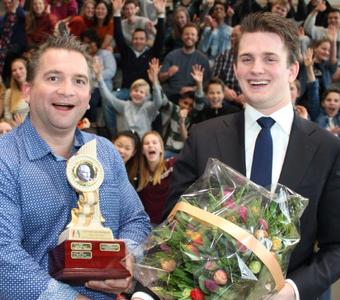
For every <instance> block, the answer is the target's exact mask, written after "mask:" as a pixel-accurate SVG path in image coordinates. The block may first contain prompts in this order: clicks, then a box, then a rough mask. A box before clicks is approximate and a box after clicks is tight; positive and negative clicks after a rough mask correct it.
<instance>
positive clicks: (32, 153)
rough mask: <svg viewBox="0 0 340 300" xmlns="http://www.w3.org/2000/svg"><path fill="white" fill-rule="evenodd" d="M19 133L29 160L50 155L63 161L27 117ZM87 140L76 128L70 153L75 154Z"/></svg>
mask: <svg viewBox="0 0 340 300" xmlns="http://www.w3.org/2000/svg"><path fill="white" fill-rule="evenodd" d="M21 133H22V135H23V140H24V147H25V150H26V153H27V155H28V158H29V159H30V160H37V159H40V158H42V157H44V156H46V155H48V154H52V155H53V156H54V157H55V159H56V160H65V158H62V157H60V156H57V155H56V154H54V153H53V151H52V149H51V148H50V146H49V145H48V144H47V143H46V142H45V141H44V140H43V139H42V138H41V136H40V135H39V133H38V131H37V130H36V129H35V128H34V126H33V124H32V121H31V119H30V118H29V117H27V118H26V119H25V121H24V122H23V124H22V125H21ZM89 140H90V138H89V137H88V136H87V135H84V133H83V132H82V131H81V130H79V129H78V128H77V129H76V131H75V136H74V142H73V149H72V153H76V151H78V149H79V148H80V147H81V146H82V145H84V144H85V143H86V142H88V141H89Z"/></svg>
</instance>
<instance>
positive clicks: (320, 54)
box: [314, 41, 331, 62]
mask: <svg viewBox="0 0 340 300" xmlns="http://www.w3.org/2000/svg"><path fill="white" fill-rule="evenodd" d="M330 51H331V44H330V42H328V41H324V42H322V43H321V44H319V45H318V46H317V47H315V48H314V56H315V61H316V62H321V61H328V60H329V57H330V53H331V52H330Z"/></svg>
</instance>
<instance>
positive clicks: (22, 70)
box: [4, 58, 29, 127]
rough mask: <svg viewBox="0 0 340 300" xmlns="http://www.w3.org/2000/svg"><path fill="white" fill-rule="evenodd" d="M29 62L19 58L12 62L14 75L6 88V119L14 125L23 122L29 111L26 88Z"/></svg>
mask: <svg viewBox="0 0 340 300" xmlns="http://www.w3.org/2000/svg"><path fill="white" fill-rule="evenodd" d="M26 65H27V62H26V61H25V60H24V59H22V58H18V59H15V60H14V61H13V62H12V64H11V71H12V77H11V82H10V88H9V89H7V90H6V93H5V99H4V121H6V122H7V123H9V124H10V125H11V126H12V127H13V126H17V125H19V124H21V123H22V122H23V121H24V119H25V117H26V116H27V114H28V112H29V106H28V104H27V103H26V97H25V95H24V92H23V90H24V88H25V85H26V78H27V66H26Z"/></svg>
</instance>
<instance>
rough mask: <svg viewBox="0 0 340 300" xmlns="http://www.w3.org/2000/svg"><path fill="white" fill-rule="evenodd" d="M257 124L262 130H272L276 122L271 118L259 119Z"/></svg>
mask: <svg viewBox="0 0 340 300" xmlns="http://www.w3.org/2000/svg"><path fill="white" fill-rule="evenodd" d="M257 123H258V124H259V125H260V126H261V128H267V129H268V128H271V127H272V126H273V125H274V123H275V121H274V120H273V119H272V118H270V117H261V118H259V119H257Z"/></svg>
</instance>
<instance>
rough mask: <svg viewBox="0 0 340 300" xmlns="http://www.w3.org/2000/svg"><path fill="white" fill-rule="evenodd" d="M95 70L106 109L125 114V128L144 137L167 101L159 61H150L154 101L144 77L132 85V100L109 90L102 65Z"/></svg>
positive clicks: (97, 65) (95, 67)
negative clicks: (162, 87) (120, 96)
mask: <svg viewBox="0 0 340 300" xmlns="http://www.w3.org/2000/svg"><path fill="white" fill-rule="evenodd" d="M94 71H95V73H96V77H97V80H98V82H99V90H100V94H101V96H102V101H103V105H104V107H105V106H106V107H105V109H111V110H112V109H114V110H115V111H116V112H117V113H118V114H120V115H123V116H124V124H123V127H124V128H123V130H132V131H136V132H137V133H138V134H139V136H140V137H142V136H143V135H144V134H145V133H146V132H147V131H150V130H151V123H152V121H153V120H155V118H156V116H157V114H158V111H159V109H160V107H161V106H162V105H164V104H165V103H166V102H167V99H166V98H164V96H163V95H162V92H161V86H160V84H159V81H158V73H159V62H158V60H157V59H155V58H154V59H152V60H151V62H150V63H149V69H148V75H149V79H150V81H151V82H152V83H153V95H152V101H150V100H149V97H150V86H149V84H148V83H147V82H146V81H145V80H144V79H138V80H136V81H134V82H133V83H132V85H131V87H130V98H131V100H129V101H125V100H120V99H118V98H116V97H115V96H114V94H113V93H111V92H110V91H109V89H108V88H107V86H106V84H105V82H104V81H103V78H102V76H101V66H100V65H99V64H94Z"/></svg>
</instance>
